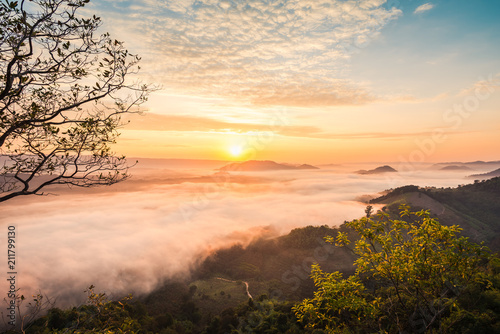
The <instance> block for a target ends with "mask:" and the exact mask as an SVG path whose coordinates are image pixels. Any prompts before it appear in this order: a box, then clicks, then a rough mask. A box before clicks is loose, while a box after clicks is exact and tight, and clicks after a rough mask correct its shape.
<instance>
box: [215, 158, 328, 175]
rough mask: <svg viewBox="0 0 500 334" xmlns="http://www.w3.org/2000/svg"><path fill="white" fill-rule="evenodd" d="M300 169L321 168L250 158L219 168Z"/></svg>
mask: <svg viewBox="0 0 500 334" xmlns="http://www.w3.org/2000/svg"><path fill="white" fill-rule="evenodd" d="M299 169H319V168H318V167H315V166H311V165H307V164H303V165H289V164H279V163H277V162H274V161H271V160H248V161H244V162H235V163H231V164H228V165H225V166H223V167H221V168H219V171H224V172H231V171H241V172H259V171H273V170H299Z"/></svg>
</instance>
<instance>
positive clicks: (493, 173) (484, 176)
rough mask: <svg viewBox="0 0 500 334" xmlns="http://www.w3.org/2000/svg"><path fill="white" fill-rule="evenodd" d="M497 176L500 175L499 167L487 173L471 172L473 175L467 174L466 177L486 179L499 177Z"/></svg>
mask: <svg viewBox="0 0 500 334" xmlns="http://www.w3.org/2000/svg"><path fill="white" fill-rule="evenodd" d="M499 176H500V168H499V169H495V170H494V171H491V172H489V173H483V174H473V175H470V176H467V178H469V179H475V180H486V179H491V178H493V177H499Z"/></svg>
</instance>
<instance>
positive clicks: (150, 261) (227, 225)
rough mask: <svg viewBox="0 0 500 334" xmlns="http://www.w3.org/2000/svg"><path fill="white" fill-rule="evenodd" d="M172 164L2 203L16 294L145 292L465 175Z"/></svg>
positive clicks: (76, 297)
mask: <svg viewBox="0 0 500 334" xmlns="http://www.w3.org/2000/svg"><path fill="white" fill-rule="evenodd" d="M154 166H156V167H154ZM170 167H171V166H170V165H169V163H168V161H152V162H151V161H150V162H149V164H148V163H146V162H145V163H144V164H142V163H141V164H139V166H138V168H134V172H133V174H134V178H133V179H132V180H135V181H136V182H125V183H122V184H121V185H120V188H118V189H117V188H116V187H110V188H100V189H99V190H98V191H96V190H93V189H72V190H68V189H66V188H60V189H58V190H57V193H59V194H60V195H61V196H46V197H25V198H20V199H16V200H12V201H9V202H6V203H4V204H2V206H1V207H0V215H1V217H2V226H4V227H5V226H7V225H15V226H16V230H17V231H18V236H19V237H18V239H16V250H19V252H16V254H17V260H18V262H19V266H18V268H17V269H18V274H19V275H18V276H19V277H20V280H19V285H18V288H21V290H20V293H22V294H24V295H25V296H27V295H28V296H29V295H31V294H33V293H36V292H37V291H38V290H41V291H42V293H45V294H47V295H48V296H50V297H53V298H55V297H57V298H58V299H57V300H58V303H59V305H65V306H67V305H71V304H73V305H74V304H76V303H79V302H81V301H82V300H81V299H82V298H84V294H83V293H82V292H83V290H84V289H85V288H86V287H88V286H90V285H91V284H94V285H95V286H96V287H97V289H98V290H99V291H105V292H107V293H108V294H110V295H112V296H120V295H122V294H128V293H134V294H136V295H139V294H142V293H147V292H149V291H151V290H152V289H154V288H156V287H157V286H158V285H160V284H161V283H162V282H163V281H164V279H166V278H169V277H175V276H178V275H188V274H189V269H190V267H191V266H193V265H194V264H195V263H196V262H197V261H199V260H200V259H202V258H203V257H204V256H206V255H207V254H208V252H209V251H211V250H214V249H217V248H219V247H223V246H228V245H231V244H233V243H235V242H241V243H244V244H245V243H248V242H249V241H250V240H251V239H252V238H254V237H256V236H261V235H267V236H272V235H277V234H282V233H287V232H288V231H289V230H290V229H292V228H295V227H299V226H307V225H324V224H327V225H330V226H336V225H339V224H341V223H342V222H343V221H344V220H350V219H354V218H358V217H360V216H362V215H363V211H364V204H362V203H357V202H355V201H354V199H355V198H357V197H358V196H361V195H364V194H375V193H378V192H379V191H382V190H384V189H387V188H389V187H392V186H398V185H405V184H419V185H435V186H450V185H453V186H454V185H457V184H459V183H463V179H461V175H457V174H456V173H453V175H452V176H450V175H451V174H445V173H443V174H436V173H435V171H432V172H419V171H413V172H412V173H409V174H408V175H397V176H396V175H391V176H390V177H391V179H387V178H385V177H381V176H360V175H355V174H351V173H345V172H342V171H341V170H339V169H335V170H328V169H320V170H312V171H300V172H297V171H279V172H261V173H239V174H238V173H236V174H232V175H229V176H227V175H225V176H210V175H211V174H213V170H203V169H200V170H199V171H190V172H189V173H188V172H186V170H185V169H171V168H170ZM373 167H375V166H372V165H370V166H360V165H357V166H347V167H346V168H345V170H347V171H354V170H358V169H369V168H373ZM394 167H395V168H398V166H394ZM166 168H170V170H165V169H166ZM189 179H191V181H190V180H189ZM193 180H196V181H195V182H193ZM117 190H118V191H117ZM7 283H8V282H6V281H5V280H3V281H1V282H0V289H1V291H8V287H7Z"/></svg>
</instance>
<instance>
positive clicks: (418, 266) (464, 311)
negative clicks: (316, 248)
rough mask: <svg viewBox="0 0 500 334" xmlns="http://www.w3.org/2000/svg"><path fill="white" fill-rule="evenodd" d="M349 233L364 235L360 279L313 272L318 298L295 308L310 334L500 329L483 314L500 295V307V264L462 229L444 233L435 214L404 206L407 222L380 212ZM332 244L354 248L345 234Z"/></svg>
mask: <svg viewBox="0 0 500 334" xmlns="http://www.w3.org/2000/svg"><path fill="white" fill-rule="evenodd" d="M347 226H349V227H350V228H352V229H353V230H354V231H355V232H356V233H357V234H358V235H359V238H358V240H356V241H355V242H354V247H353V249H352V250H353V252H354V253H355V254H356V255H357V256H358V258H357V260H356V261H355V265H356V272H355V274H354V275H352V276H349V277H347V278H344V277H343V275H342V274H341V273H339V272H334V273H326V272H323V271H322V270H321V268H320V267H319V266H318V265H314V266H313V268H312V274H311V276H312V278H313V280H314V282H315V285H316V287H317V291H316V292H315V294H314V297H313V298H310V299H305V300H304V301H303V302H302V303H300V304H298V305H297V306H296V307H295V309H294V310H295V312H296V315H297V317H298V319H299V321H301V322H302V323H303V324H304V325H305V326H306V327H307V328H310V329H314V328H319V329H324V330H327V331H328V332H332V333H333V332H335V333H338V332H339V333H340V332H345V333H351V332H355V333H359V332H362V333H371V332H388V333H402V332H407V333H424V332H428V333H431V332H439V333H456V332H467V331H463V329H464V328H465V329H467V328H469V327H470V328H475V327H474V326H477V325H478V323H481V321H483V322H486V323H487V324H486V325H485V324H484V323H481V326H483V325H484V326H485V328H488V330H489V331H490V332H491V330H492V328H493V327H491V326H493V325H496V326H497V327H498V319H497V316H496V315H495V313H492V314H493V316H492V319H489V318H488V316H487V314H488V313H487V312H486V313H484V312H483V311H481V310H477V309H476V306H477V305H478V304H480V303H479V300H480V299H481V298H483V301H484V299H487V298H489V297H492V296H496V297H493V299H495V300H497V303H498V296H499V292H498V289H497V288H498V287H494V286H493V283H492V282H493V280H494V275H493V272H492V271H491V265H492V261H493V259H495V258H494V257H492V256H491V254H490V252H489V250H488V249H487V248H486V247H484V246H483V245H478V244H474V243H471V242H469V240H468V239H467V238H465V237H461V236H459V232H460V228H458V227H457V226H443V225H441V224H440V223H439V222H438V220H437V219H434V218H432V217H431V216H430V213H429V211H419V212H411V211H410V208H409V207H407V206H402V207H401V213H400V217H399V219H391V218H390V217H389V215H388V214H386V213H383V212H379V213H378V214H377V216H376V217H373V218H369V217H364V218H361V219H359V220H354V221H352V222H348V223H347ZM326 240H327V241H328V242H330V243H336V244H337V245H343V246H347V245H349V244H350V243H351V241H350V240H349V239H348V237H347V235H346V234H345V233H342V232H341V233H339V234H338V235H337V237H336V238H333V237H327V238H326ZM488 294H489V297H486V296H487V295H488ZM497 306H498V305H497ZM474 312H476V313H474ZM490 315H491V314H490ZM471 319H472V320H471ZM481 319H482V320H481ZM485 319H486V320H485ZM467 326H469V327H467ZM488 326H490V327H488ZM458 328H460V329H461V330H460V331H458V330H457V329H458ZM476 329H477V328H476ZM488 330H486V332H488ZM471 332H478V331H474V330H473V331H471Z"/></svg>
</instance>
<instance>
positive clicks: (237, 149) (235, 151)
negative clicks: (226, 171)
mask: <svg viewBox="0 0 500 334" xmlns="http://www.w3.org/2000/svg"><path fill="white" fill-rule="evenodd" d="M229 153H230V154H231V156H232V157H234V158H238V157H240V156H241V154H242V153H243V147H241V146H240V145H233V146H231V147H229Z"/></svg>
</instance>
